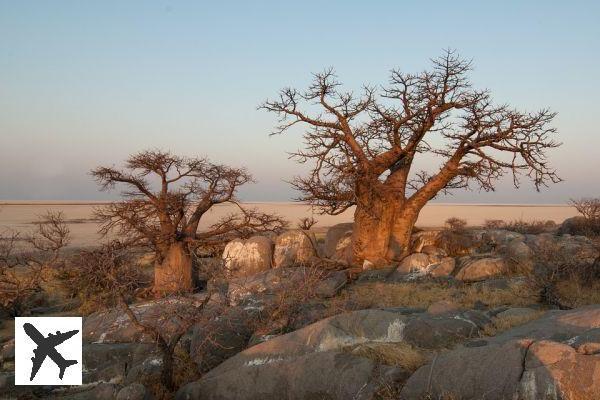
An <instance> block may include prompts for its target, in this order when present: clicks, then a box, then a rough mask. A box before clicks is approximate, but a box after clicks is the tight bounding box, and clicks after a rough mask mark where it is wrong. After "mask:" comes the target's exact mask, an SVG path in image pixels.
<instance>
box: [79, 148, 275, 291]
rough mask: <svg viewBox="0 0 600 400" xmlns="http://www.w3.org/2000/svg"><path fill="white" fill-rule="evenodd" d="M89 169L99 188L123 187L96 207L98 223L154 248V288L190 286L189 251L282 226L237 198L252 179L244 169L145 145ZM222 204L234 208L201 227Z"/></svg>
mask: <svg viewBox="0 0 600 400" xmlns="http://www.w3.org/2000/svg"><path fill="white" fill-rule="evenodd" d="M91 174H92V176H93V177H94V178H95V179H96V181H97V182H98V183H99V184H100V186H101V188H102V190H109V189H112V188H113V187H115V185H117V184H121V185H124V186H125V187H126V190H125V191H123V192H122V196H123V200H122V201H119V202H114V203H110V204H108V205H106V206H104V207H101V208H99V209H98V210H97V211H96V216H97V217H98V218H99V219H100V221H101V222H102V228H101V231H100V232H101V233H102V234H104V235H107V234H109V233H110V232H114V231H116V233H118V234H119V235H120V236H121V237H123V238H125V240H126V242H127V244H129V245H142V246H147V247H149V248H151V249H152V250H153V251H154V254H155V272H154V290H155V292H157V293H174V292H178V291H189V290H190V289H192V287H193V285H194V282H193V278H192V253H193V251H194V249H195V248H197V247H198V246H204V247H206V246H214V245H217V244H219V243H222V242H223V241H225V240H227V239H230V238H232V237H236V236H242V237H245V236H249V235H251V234H254V233H259V232H267V231H276V230H279V229H281V228H283V227H284V226H285V221H283V220H282V219H281V218H280V217H278V216H276V215H270V214H264V213H259V212H257V211H255V210H251V209H246V208H244V207H243V206H241V205H240V204H239V203H238V202H237V200H236V197H235V196H236V192H237V190H238V188H239V187H240V186H242V185H244V184H246V183H249V182H251V181H252V177H251V175H250V174H249V173H248V172H247V171H246V170H245V169H243V168H231V167H228V166H225V165H219V164H213V163H211V162H210V161H208V160H207V159H205V158H187V157H180V156H176V155H173V154H171V153H169V152H165V151H158V150H148V151H142V152H140V153H137V154H134V155H132V156H130V157H129V158H128V159H127V161H126V163H125V168H124V169H123V170H120V169H116V168H112V167H99V168H96V169H94V170H93V171H92V172H91ZM224 203H230V204H234V205H235V206H236V209H237V212H233V213H231V214H229V215H227V216H226V217H224V218H222V219H221V220H220V221H218V222H217V223H216V224H214V225H212V226H210V227H209V228H208V229H206V230H203V231H200V230H199V224H200V221H201V219H202V217H203V216H204V215H205V214H206V213H207V212H208V211H209V210H210V209H211V208H212V207H213V206H215V205H217V204H224Z"/></svg>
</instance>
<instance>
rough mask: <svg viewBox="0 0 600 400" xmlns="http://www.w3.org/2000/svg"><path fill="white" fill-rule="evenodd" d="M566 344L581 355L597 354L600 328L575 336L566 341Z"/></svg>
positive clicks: (599, 351) (599, 349)
mask: <svg viewBox="0 0 600 400" xmlns="http://www.w3.org/2000/svg"><path fill="white" fill-rule="evenodd" d="M568 344H569V345H571V346H572V347H573V348H574V349H575V350H577V352H578V353H581V354H599V353H600V328H595V329H590V330H589V331H586V332H585V333H583V334H581V335H578V336H575V337H574V338H571V339H570V340H569V341H568Z"/></svg>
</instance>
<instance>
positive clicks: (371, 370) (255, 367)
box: [175, 351, 405, 400]
mask: <svg viewBox="0 0 600 400" xmlns="http://www.w3.org/2000/svg"><path fill="white" fill-rule="evenodd" d="M404 375H405V373H404V372H403V371H402V370H401V369H400V368H398V367H388V366H383V365H379V364H377V363H376V362H374V361H372V360H370V359H367V358H363V357H357V356H354V355H352V354H348V353H339V352H333V351H325V352H320V353H311V354H306V355H303V356H299V357H297V358H292V359H285V358H281V359H264V360H255V361H254V362H252V363H248V364H247V365H244V366H242V367H240V368H239V369H236V370H233V371H228V372H224V373H222V374H219V375H216V376H214V375H213V376H210V377H206V378H203V379H201V380H199V381H197V382H194V383H191V384H188V385H186V386H184V387H183V388H181V389H180V390H179V391H178V392H177V395H176V397H175V398H176V399H177V400H194V399H203V400H204V399H205V400H221V399H239V400H241V399H245V400H280V399H288V400H294V399H297V400H310V399H314V400H317V399H329V400H338V399H339V400H345V399H356V400H368V399H374V398H375V395H376V392H377V391H378V390H379V389H380V388H381V387H384V386H385V385H386V384H390V383H392V384H393V382H395V381H397V380H399V379H400V378H401V377H403V376H404Z"/></svg>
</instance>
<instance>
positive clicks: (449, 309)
mask: <svg viewBox="0 0 600 400" xmlns="http://www.w3.org/2000/svg"><path fill="white" fill-rule="evenodd" d="M461 309H462V307H461V306H460V305H459V304H457V303H455V302H453V301H449V300H440V301H437V302H435V303H433V304H431V305H430V306H429V307H427V312H428V313H429V314H431V315H442V314H447V313H456V312H458V311H460V310H461Z"/></svg>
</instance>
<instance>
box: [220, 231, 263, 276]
mask: <svg viewBox="0 0 600 400" xmlns="http://www.w3.org/2000/svg"><path fill="white" fill-rule="evenodd" d="M222 258H223V260H224V261H225V268H226V270H227V273H228V275H229V276H230V277H244V276H250V275H254V274H257V273H259V272H262V271H265V270H268V269H270V268H271V267H272V265H273V241H272V240H271V239H269V238H268V237H265V236H253V237H251V238H249V239H246V240H243V239H234V240H232V241H231V242H229V243H227V245H226V246H225V249H224V250H223V256H222Z"/></svg>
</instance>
